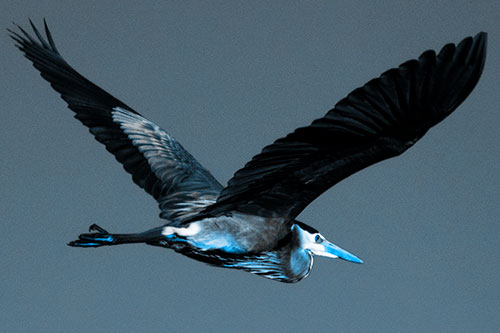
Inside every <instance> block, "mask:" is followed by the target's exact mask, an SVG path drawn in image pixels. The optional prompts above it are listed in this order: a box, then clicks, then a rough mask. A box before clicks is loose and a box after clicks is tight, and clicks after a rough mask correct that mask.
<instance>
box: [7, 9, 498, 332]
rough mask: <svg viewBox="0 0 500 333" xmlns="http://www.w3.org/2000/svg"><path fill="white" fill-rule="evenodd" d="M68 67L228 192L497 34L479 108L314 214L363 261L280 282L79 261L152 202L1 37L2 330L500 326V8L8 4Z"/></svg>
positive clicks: (151, 258) (111, 252) (124, 252)
mask: <svg viewBox="0 0 500 333" xmlns="http://www.w3.org/2000/svg"><path fill="white" fill-rule="evenodd" d="M0 7H1V10H0V22H1V24H0V26H1V27H3V28H7V27H12V25H11V22H12V21H15V22H17V23H19V24H21V25H22V26H24V27H27V26H28V22H27V18H28V17H31V18H32V19H33V20H34V21H35V22H36V23H37V24H38V25H40V24H41V22H42V18H43V17H46V18H47V20H48V22H49V25H50V28H51V30H52V33H53V36H54V39H55V41H56V44H57V46H58V48H59V50H60V51H61V53H62V54H63V56H64V57H65V58H66V60H67V61H68V62H69V63H70V64H71V65H72V66H73V67H74V68H75V69H77V70H78V71H80V72H81V73H82V74H83V75H85V76H86V77H87V78H89V79H90V80H91V81H93V82H95V83H97V84H98V85H100V86H101V87H103V88H104V89H106V90H107V91H109V92H110V93H112V94H113V95H115V96H116V97H118V98H119V99H121V100H123V101H124V102H125V103H127V104H129V105H130V106H132V107H134V108H135V109H136V110H138V111H139V112H141V113H142V114H143V115H144V116H146V117H147V118H148V119H150V120H152V121H154V122H155V123H157V124H158V125H160V126H161V127H163V128H164V129H166V130H167V131H169V132H170V133H171V134H173V135H174V136H175V137H176V138H177V139H178V140H179V141H180V142H181V143H182V144H183V145H184V147H185V148H187V149H188V150H189V151H190V152H191V153H192V154H193V155H194V156H195V157H196V158H197V159H198V160H199V161H200V162H201V163H202V164H204V165H205V166H206V167H207V168H208V169H209V170H211V171H212V172H213V174H214V175H215V176H216V177H217V178H218V179H219V180H220V181H221V182H223V183H225V182H226V181H227V180H228V179H229V178H230V177H231V175H232V174H233V172H235V171H236V170H237V169H238V168H240V167H241V166H243V164H244V163H245V162H246V161H248V160H249V159H250V158H251V157H252V156H253V155H254V154H256V153H258V152H259V151H260V149H261V148H262V147H263V146H265V145H267V144H269V143H271V142H272V141H274V140H275V139H276V138H278V137H281V136H283V135H285V134H287V133H288V132H290V131H292V130H293V129H295V128H296V127H299V126H304V125H307V124H309V123H310V122H311V121H312V120H313V119H315V118H318V117H321V116H323V115H324V114H325V113H326V111H328V110H329V109H330V108H331V107H332V106H333V105H334V104H335V103H336V102H337V101H338V100H339V99H341V98H343V97H344V96H345V95H347V94H348V93H349V92H350V91H351V90H353V89H354V88H356V87H358V86H360V85H362V84H364V83H365V82H367V81H368V80H370V79H371V78H373V77H376V76H378V75H379V74H380V73H381V72H383V71H385V70H387V69H389V68H391V67H394V66H397V65H399V64H400V63H402V62H404V61H406V60H408V59H411V58H415V57H417V56H418V55H419V54H420V53H421V52H423V51H425V50H427V49H430V48H432V49H439V48H441V47H442V46H443V45H444V44H445V43H448V42H458V41H460V40H461V39H462V38H464V37H466V36H469V35H475V34H476V33H477V32H479V31H487V32H488V33H489V49H488V56H487V61H486V66H485V70H484V74H483V77H482V78H481V80H480V81H479V84H478V86H477V87H476V89H475V90H474V91H473V92H472V94H471V95H470V97H469V98H468V99H467V100H466V101H465V102H464V103H463V104H462V105H461V106H460V108H459V109H458V110H457V111H456V112H455V113H454V114H452V115H451V116H450V117H449V118H448V119H446V120H445V121H444V122H443V123H441V124H439V125H438V126H437V127H435V128H434V129H433V130H431V131H430V132H429V133H428V134H427V136H425V137H424V138H423V139H422V140H421V141H420V142H419V143H417V144H416V146H415V147H413V148H412V149H410V150H409V151H408V152H407V153H405V154H404V155H403V156H400V157H398V158H395V159H391V160H388V161H384V162H382V163H379V164H377V165H375V166H373V167H371V168H369V169H367V170H364V171H362V172H360V173H358V174H356V175H354V176H353V177H350V178H349V179H347V180H345V181H343V182H342V183H340V184H338V185H337V186H335V187H334V188H332V189H331V190H330V191H328V192H327V193H325V194H324V195H323V196H321V197H320V198H319V199H318V200H316V201H315V202H314V203H313V204H311V205H310V206H309V207H308V208H307V209H306V210H305V211H304V212H303V213H302V214H301V215H300V217H299V219H300V220H302V221H304V222H306V223H308V224H310V225H312V226H314V227H316V228H317V229H319V230H320V231H321V232H322V233H323V235H325V236H326V237H327V238H329V239H330V240H332V241H333V242H334V243H336V244H338V245H339V246H342V247H344V248H346V249H348V250H351V251H352V252H353V253H355V254H356V255H359V256H360V257H361V258H363V259H364V260H365V264H364V265H354V264H349V263H347V262H342V261H339V260H330V259H326V258H319V259H318V258H317V259H316V261H315V265H314V268H313V271H312V274H311V275H310V276H309V278H307V279H305V280H303V281H302V282H300V283H298V284H292V285H287V284H282V283H277V282H274V281H271V280H267V279H263V278H260V277H257V276H254V275H251V274H248V273H244V272H238V271H233V270H227V269H219V268H212V267H209V266H207V265H205V264H202V263H199V262H196V261H194V260H191V259H188V258H186V257H183V256H181V255H178V254H176V253H174V252H173V251H169V250H165V249H160V248H153V247H148V246H143V245H128V246H118V247H109V248H99V249H74V248H70V247H67V246H66V243H67V242H68V241H71V240H73V239H75V237H76V236H77V235H78V234H80V233H82V232H85V231H86V230H87V228H88V226H89V225H90V224H92V223H98V224H99V225H101V226H103V227H104V228H106V229H108V230H109V231H111V232H121V233H125V232H136V231H143V230H146V229H149V228H151V227H155V226H157V225H159V224H160V223H161V221H160V220H159V218H158V208H157V206H156V202H155V201H154V200H153V199H152V198H150V197H149V196H148V195H147V194H146V193H145V192H143V191H142V190H141V189H140V188H138V187H137V186H136V185H135V184H133V183H132V181H131V179H130V176H129V175H128V174H126V173H125V172H124V171H123V170H122V167H121V166H120V165H119V164H118V163H117V162H116V161H115V160H114V158H113V157H112V156H111V155H110V154H109V153H107V152H106V151H105V149H104V148H103V147H102V146H101V145H100V144H99V143H97V142H96V141H94V139H93V138H92V137H91V135H90V134H88V132H87V129H86V128H84V127H83V126H82V125H81V124H80V123H79V122H77V121H76V120H74V119H73V118H72V112H70V111H69V110H68V109H67V108H66V106H65V103H64V102H63V101H62V100H61V99H60V98H59V96H58V95H57V94H56V93H55V92H54V91H53V90H52V89H51V88H50V86H49V85H48V83H46V82H45V81H44V80H43V79H41V78H40V76H39V75H38V72H37V71H36V70H35V69H34V68H33V67H32V66H31V64H30V63H29V62H28V61H27V60H26V59H24V58H23V57H22V55H21V53H20V52H19V51H18V50H17V49H15V48H14V47H13V45H12V42H11V40H10V39H9V38H8V37H7V33H6V31H3V32H2V33H1V34H0V44H1V45H0V47H1V48H0V49H1V55H2V56H1V60H0V73H1V75H0V90H1V91H2V93H1V96H0V98H1V101H2V103H1V104H2V110H1V111H0V112H1V121H0V147H1V152H2V156H3V157H2V162H1V163H0V198H1V200H0V220H1V223H0V228H1V229H0V234H1V241H0V251H1V254H2V255H1V256H0V264H1V273H0V274H1V281H2V282H1V286H0V331H3V332H14V331H25V332H26V331H58V332H63V331H74V332H80V331H82V332H83V331H85V332H88V331H104V330H106V331H115V332H117V331H150V332H154V331H160V330H161V331H170V332H175V331H220V332H226V331H227V332H231V331H272V332H288V331H310V332H315V331H327V332H332V331H338V332H348V331H380V332H391V331H394V332H396V331H399V332H401V331H405V332H412V331H416V332H424V331H434V332H438V331H439V332H457V331H467V332H492V331H496V330H497V329H498V328H499V327H500V315H499V314H500V278H499V276H500V251H499V244H500V227H499V216H500V196H499V193H498V192H499V188H500V175H499V165H500V152H499V151H500V148H499V147H500V134H499V133H500V131H499V128H498V126H499V125H500V90H499V87H500V82H499V78H500V70H499V68H500V60H499V59H500V47H499V45H500V23H499V22H500V2H498V1H494V0H492V1H485V0H482V1H481V0H477V1H451V0H450V1H413V2H409V1H400V0H398V1H383V2H382V1H369V2H368V1H338V0H336V1H302V2H297V1H268V2H262V1H161V2H160V1H158V2H150V1H119V2H118V1H80V0H79V1H64V2H59V1H19V0H16V1H11V0H7V1H6V0H3V1H2V4H1V5H0Z"/></svg>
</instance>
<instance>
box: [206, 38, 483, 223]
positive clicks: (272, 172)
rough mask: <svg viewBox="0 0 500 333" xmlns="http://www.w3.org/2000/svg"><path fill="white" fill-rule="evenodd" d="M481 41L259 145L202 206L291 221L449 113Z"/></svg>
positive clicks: (468, 80)
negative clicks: (209, 202) (212, 199)
mask: <svg viewBox="0 0 500 333" xmlns="http://www.w3.org/2000/svg"><path fill="white" fill-rule="evenodd" d="M486 44H487V35H486V33H484V32H481V33H479V34H477V35H476V36H475V37H474V38H472V37H468V38H465V39H464V40H463V41H462V42H460V43H459V44H458V45H457V46H455V45H454V44H447V45H445V46H444V47H443V48H442V50H441V51H440V52H439V54H438V55H436V53H435V52H434V51H432V50H429V51H426V52H424V53H423V54H422V55H421V56H420V57H419V59H418V60H410V61H407V62H405V63H403V64H402V65H400V66H399V67H398V68H394V69H391V70H388V71H386V72H384V73H383V74H382V75H381V76H380V77H378V78H376V79H373V80H371V81H369V82H368V83H367V84H365V85H364V86H363V87H361V88H358V89H356V90H354V91H353V92H351V93H350V94H349V95H348V96H347V97H346V98H344V99H342V100H341V101H339V102H338V103H337V104H336V106H335V107H334V108H333V109H332V110H330V111H329V112H328V113H327V114H326V115H325V116H324V117H323V118H320V119H317V120H315V121H313V123H312V124H311V125H309V126H307V127H302V128H298V129H297V130H295V131H294V132H293V133H290V134H288V135H287V136H286V137H284V138H281V139H278V140H276V141H275V142H274V143H273V144H271V145H269V146H267V147H265V148H264V149H263V150H262V152H261V153H260V154H258V155H256V156H254V157H253V158H252V160H251V161H250V162H248V163H247V164H246V165H245V167H243V168H242V169H240V170H238V171H237V172H236V173H235V174H234V176H233V178H232V179H230V180H229V182H228V186H227V187H226V188H224V189H223V191H222V192H221V195H220V197H219V198H218V200H217V202H216V203H215V204H214V205H211V206H209V207H207V209H206V210H205V212H204V213H205V214H207V215H218V214H223V213H224V212H228V211H232V210H234V211H239V212H243V213H249V214H255V215H260V216H266V217H269V216H281V217H285V219H286V220H287V221H291V220H293V218H295V217H296V216H297V215H298V214H299V213H300V212H301V211H302V210H303V209H304V208H305V207H306V206H307V205H308V204H309V203H310V202H311V201H313V200H314V199H315V198H317V197H318V196H319V195H320V194H321V193H323V192H324V191H326V190H327V189H329V188H330V187H331V186H333V185H335V184H336V183H338V182H339V181H341V180H342V179H344V178H346V177H348V176H350V175H352V174H353V173H355V172H357V171H359V170H361V169H363V168H365V167H368V166H370V165H372V164H374V163H376V162H379V161H381V160H384V159H387V158H389V157H393V156H396V155H399V154H401V153H403V152H404V151H405V150H407V149H408V148H409V147H411V146H412V145H413V144H414V143H415V142H416V141H417V140H418V139H420V138H421V137H422V136H423V135H424V134H425V133H426V132H427V131H428V130H429V129H430V128H431V127H432V126H434V125H436V124H437V123H439V122H440V121H441V120H443V119H444V118H445V117H447V116H448V115H449V114H450V113H451V112H453V111H454V110H455V109H456V108H457V107H458V105H459V104H460V103H462V102H463V101H464V100H465V98H466V97H467V96H468V95H469V94H470V93H471V91H472V89H473V88H474V87H475V85H476V84H477V82H478V80H479V77H480V76H481V73H482V70H483V67H484V62H485V57H486Z"/></svg>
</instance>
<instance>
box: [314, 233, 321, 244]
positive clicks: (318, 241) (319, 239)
mask: <svg viewBox="0 0 500 333" xmlns="http://www.w3.org/2000/svg"><path fill="white" fill-rule="evenodd" d="M314 241H315V242H316V243H321V242H322V241H323V239H322V238H321V236H320V235H316V237H314Z"/></svg>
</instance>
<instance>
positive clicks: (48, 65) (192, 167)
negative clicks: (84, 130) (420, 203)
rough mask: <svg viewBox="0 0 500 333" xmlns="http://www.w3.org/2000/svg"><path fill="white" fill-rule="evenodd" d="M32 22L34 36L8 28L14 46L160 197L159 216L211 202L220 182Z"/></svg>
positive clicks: (174, 218)
mask: <svg viewBox="0 0 500 333" xmlns="http://www.w3.org/2000/svg"><path fill="white" fill-rule="evenodd" d="M30 23H31V26H32V28H33V31H34V32H35V35H36V37H37V38H38V41H37V40H35V39H34V38H33V37H31V36H30V35H29V34H28V33H27V32H26V31H25V30H23V29H22V28H21V27H19V26H18V28H19V29H20V31H21V32H22V35H20V34H17V33H16V32H13V31H11V30H9V32H10V34H11V37H12V38H13V39H14V40H15V41H16V42H17V44H16V46H17V47H18V48H19V49H20V50H21V51H22V52H23V53H24V55H25V56H26V58H28V59H29V60H31V61H32V62H33V65H34V67H35V68H36V69H38V70H39V71H40V74H41V76H42V77H43V78H44V79H46V80H47V81H49V83H50V84H51V86H52V87H53V88H54V89H55V90H56V91H57V92H59V93H60V94H61V97H62V98H63V99H64V100H65V101H66V102H67V103H68V107H69V108H70V109H71V110H73V111H74V112H75V113H76V115H75V118H76V119H78V120H80V121H81V122H82V123H83V124H84V125H85V126H87V127H88V128H89V131H90V132H91V133H92V134H93V135H94V136H95V138H96V139H97V141H99V142H101V143H103V144H104V145H105V146H106V149H107V150H108V151H109V152H110V153H112V154H113V155H115V158H116V159H117V160H118V161H119V162H120V163H121V164H123V167H124V169H125V170H126V171H127V172H128V173H130V174H131V175H132V179H133V181H134V182H135V183H136V184H137V185H139V186H140V187H142V188H143V189H144V190H146V192H148V193H149V194H151V195H152V196H153V197H154V198H155V199H156V200H157V201H158V203H159V205H160V209H161V211H162V212H161V214H160V216H161V217H162V218H165V219H167V220H169V222H170V223H180V222H181V221H182V220H183V219H185V218H187V217H190V216H191V215H194V214H196V213H197V212H198V211H200V210H202V209H203V208H204V207H205V206H206V205H209V204H211V203H213V202H215V200H216V198H217V197H218V195H219V193H220V191H221V189H222V185H220V184H219V183H218V182H217V180H216V179H215V178H214V177H213V176H212V175H211V174H210V173H209V172H208V171H207V170H206V169H205V168H203V167H202V166H201V165H200V164H199V163H198V162H197V161H196V160H195V159H194V158H193V156H191V154H189V153H188V152H187V151H186V150H185V149H184V148H183V147H182V146H181V145H180V144H179V143H178V142H177V141H175V139H174V138H173V137H172V136H170V135H169V134H168V133H167V132H165V131H163V130H162V129H161V128H159V127H158V126H157V125H155V124H153V123H152V122H150V121H148V120H147V119H145V118H143V117H142V116H141V115H140V114H139V113H137V112H136V111H134V110H133V109H132V108H130V107H129V106H127V105H125V104H124V103H122V102H121V101H119V100H118V99H116V98H114V97H113V96H111V95H110V94H108V93H107V92H105V91H104V90H102V89H101V88H99V87H98V86H96V85H95V84H93V83H92V82H90V81H89V80H87V79H86V78H84V77H83V76H82V75H80V74H79V73H78V72H76V71H75V70H74V69H73V68H72V67H71V66H70V65H68V63H67V62H66V61H65V60H64V59H63V58H62V57H61V55H60V54H59V52H58V51H57V49H56V46H55V44H54V41H53V39H52V36H51V34H50V32H49V29H48V27H47V24H46V23H45V21H44V25H45V33H46V35H47V40H45V39H44V38H43V37H42V35H41V34H40V32H39V31H38V30H37V29H36V27H35V26H34V25H33V23H32V22H31V21H30Z"/></svg>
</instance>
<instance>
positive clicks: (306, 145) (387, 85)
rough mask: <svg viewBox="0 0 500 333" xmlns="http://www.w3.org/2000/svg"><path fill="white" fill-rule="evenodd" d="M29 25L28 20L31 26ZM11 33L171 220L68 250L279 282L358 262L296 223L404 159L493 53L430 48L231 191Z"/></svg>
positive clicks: (56, 57)
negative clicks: (130, 248) (333, 263)
mask: <svg viewBox="0 0 500 333" xmlns="http://www.w3.org/2000/svg"><path fill="white" fill-rule="evenodd" d="M30 23H31V22H30ZM31 25H32V27H33V31H34V33H35V35H36V37H37V38H38V41H37V40H35V39H34V38H32V37H31V36H30V35H29V34H28V33H27V32H25V31H24V30H23V29H22V28H20V27H19V29H20V30H21V32H22V35H20V34H17V33H15V32H13V31H10V33H11V37H12V38H13V39H14V40H15V41H16V42H17V46H18V47H19V49H20V50H21V51H22V52H24V54H25V56H26V57H27V58H28V59H30V60H31V61H32V62H33V64H34V66H35V67H36V68H37V69H38V70H39V71H40V72H41V75H42V77H44V78H45V79H46V80H47V81H49V82H50V83H51V85H52V87H53V88H54V89H55V90H56V91H58V92H59V93H60V94H61V96H62V98H63V99H64V100H65V101H66V102H67V103H68V106H69V108H70V109H71V110H73V111H74V112H75V113H76V115H75V117H76V118H77V119H78V120H80V121H81V122H82V123H83V124H84V125H85V126H87V127H89V130H90V132H91V133H92V134H93V135H94V136H95V138H96V139H97V140H98V141H99V142H101V143H103V144H104V145H105V146H106V149H107V150H108V151H109V152H111V153H112V154H113V155H114V156H115V158H116V159H117V160H118V161H119V162H120V163H122V165H123V167H124V168H125V170H126V171H127V172H128V173H130V174H131V175H132V179H133V181H134V182H135V183H136V184H137V185H139V186H140V187H142V188H143V189H144V190H145V191H146V192H148V193H149V194H151V195H152V196H153V197H154V198H155V199H156V200H157V201H158V204H159V207H160V210H161V213H160V217H161V218H163V219H164V220H165V224H164V225H163V226H160V227H156V228H153V229H150V230H148V231H145V232H141V233H135V234H115V233H109V232H107V231H106V230H105V229H103V228H101V227H99V226H97V225H92V226H91V227H90V230H89V233H85V234H81V235H80V236H79V238H78V239H77V240H75V241H73V242H70V243H69V245H71V246H75V247H100V246H105V245H117V244H126V243H146V244H149V245H153V246H160V247H166V248H170V249H173V250H175V251H177V252H179V253H181V254H183V255H186V256H188V257H191V258H194V259H196V260H199V261H203V262H206V263H208V264H211V265H214V266H219V267H227V268H235V269H241V270H246V271H249V272H251V273H255V274H259V275H261V276H264V277H267V278H270V279H274V280H277V281H282V282H297V281H300V280H301V279H303V278H304V277H306V276H308V275H309V273H310V272H311V268H312V265H313V256H314V255H320V256H325V257H330V258H341V259H344V260H347V261H351V262H356V263H361V262H362V261H361V260H360V259H359V258H357V257H356V256H354V255H352V254H351V253H349V252H347V251H346V250H343V249H341V248H339V247H338V246H336V245H334V244H333V243H331V242H329V241H327V240H326V239H325V238H324V237H323V236H322V235H321V234H320V233H319V232H318V231H317V230H315V229H314V228H312V227H310V226H308V225H306V224H304V223H302V222H298V221H297V220H296V219H295V218H296V217H297V216H298V215H299V213H300V212H301V211H302V210H303V209H304V208H305V207H306V206H307V205H308V204H309V203H310V202H311V201H313V200H314V199H315V198H316V197H318V196H319V195H321V193H323V192H324V191H326V190H327V189H328V188H330V187H331V186H333V185H335V184H336V183H338V182H339V181H341V180H342V179H344V178H346V177H348V176H350V175H351V174H353V173H355V172H357V171H359V170H361V169H363V168H365V167H367V166H369V165H371V164H374V163H376V162H378V161H381V160H384V159H387V158H390V157H393V156H397V155H399V154H401V153H403V152H404V151H406V150H407V149H408V148H409V147H411V146H412V145H413V144H414V143H415V142H416V141H417V140H418V139H420V138H421V137H422V136H423V135H424V134H425V133H426V132H427V131H428V130H429V129H430V128H431V127H432V126H434V125H436V124H437V123H438V122H440V121H441V120H443V119H444V118H445V117H446V116H448V115H449V114H450V113H451V112H452V111H453V110H455V109H456V108H457V107H458V105H459V104H460V103H461V102H462V101H463V100H464V99H465V98H466V97H467V96H468V95H469V94H470V92H471V91H472V89H473V88H474V87H475V85H476V83H477V82H478V80H479V77H480V75H481V72H482V70H483V66H484V61H485V55H486V34H485V33H479V34H478V35H476V36H475V37H474V38H471V37H468V38H466V39H464V40H463V41H462V42H461V43H459V44H458V45H457V46H455V45H454V44H447V45H445V46H444V47H443V49H442V50H441V51H440V52H439V54H437V55H436V53H434V51H426V52H424V53H423V54H422V55H421V56H420V57H419V59H418V60H410V61H408V62H406V63H404V64H402V65H400V66H399V67H398V68H395V69H391V70H389V71H387V72H385V73H383V74H382V75H381V76H380V77H379V78H376V79H373V80H371V81H370V82H368V83H367V84H366V85H364V86H363V87H361V88H358V89H356V90H354V91H353V92H352V93H351V94H349V96H347V97H346V98H344V99H343V100H341V101H340V102H339V103H337V104H336V105H335V107H334V108H333V109H332V110H330V111H329V112H328V113H327V114H326V115H325V116H324V117H323V118H320V119H317V120H315V121H314V122H313V123H312V124H311V125H309V126H307V127H302V128H299V129H297V130H295V131H294V132H292V133H290V134H289V135H287V136H286V137H284V138H281V139H278V140H277V141H275V142H274V143H273V144H271V145H269V146H267V147H265V148H264V149H263V150H262V152H261V153H260V154H258V155H256V156H255V157H254V158H253V159H252V160H251V161H250V162H248V163H247V164H246V165H245V166H244V167H243V168H242V169H240V170H238V171H237V172H236V173H235V175H234V176H233V178H232V179H231V180H230V181H229V182H228V185H227V186H226V187H224V186H222V185H221V184H220V183H219V182H218V181H217V180H216V179H215V178H214V177H213V176H212V175H211V174H210V172H208V171H207V170H206V169H205V168H203V166H201V164H200V163H198V162H197V161H196V160H195V159H194V157H193V156H191V154H189V153H188V152H187V151H186V150H185V149H184V148H183V147H182V146H181V145H180V144H179V143H178V142H177V141H176V140H175V139H174V138H173V137H172V136H171V135H170V134H168V133H167V132H165V131H164V130H162V129H161V128H160V127H159V126H157V125H156V124H154V123H152V122H150V121H149V120H147V119H145V118H144V117H142V116H141V115H140V114H139V113H137V112H136V111H135V110H133V109H132V108H130V107H129V106H127V105H126V104H124V103H123V102H121V101H120V100H118V99H116V98H114V97H113V96H111V95H109V94H108V93H107V92H105V91H104V90H102V89H101V88H99V87H97V86H96V85H95V84H93V83H92V82H90V81H88V80H87V79H86V78H84V77H83V76H81V75H80V74H79V73H78V72H76V71H75V70H74V69H73V68H72V67H71V66H69V65H68V63H66V61H65V60H64V59H63V58H62V57H61V55H60V54H59V52H58V51H57V49H56V47H55V44H54V41H53V39H52V36H51V34H50V32H49V30H48V28H47V25H46V24H45V33H46V39H47V40H45V39H44V38H43V37H42V35H41V34H40V33H39V31H38V30H37V29H36V28H35V26H34V25H33V24H32V23H31Z"/></svg>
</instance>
